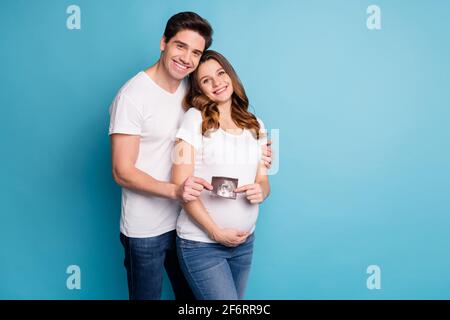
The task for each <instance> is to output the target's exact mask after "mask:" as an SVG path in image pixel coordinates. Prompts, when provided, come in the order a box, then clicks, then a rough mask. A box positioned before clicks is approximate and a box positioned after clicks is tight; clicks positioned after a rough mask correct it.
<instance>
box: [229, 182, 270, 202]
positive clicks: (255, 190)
mask: <svg viewBox="0 0 450 320" xmlns="http://www.w3.org/2000/svg"><path fill="white" fill-rule="evenodd" d="M234 192H237V193H240V192H245V195H246V197H247V200H248V201H250V203H252V204H257V203H261V202H263V201H264V199H265V196H264V192H263V188H262V187H261V185H260V184H259V183H252V184H247V185H245V186H242V187H239V188H237V189H235V190H234Z"/></svg>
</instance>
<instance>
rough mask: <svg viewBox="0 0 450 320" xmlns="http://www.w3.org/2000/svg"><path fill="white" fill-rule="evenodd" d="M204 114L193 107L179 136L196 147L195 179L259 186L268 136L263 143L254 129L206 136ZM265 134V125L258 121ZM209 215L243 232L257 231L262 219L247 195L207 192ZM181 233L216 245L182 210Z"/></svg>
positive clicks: (205, 200)
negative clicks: (226, 179) (230, 180)
mask: <svg viewBox="0 0 450 320" xmlns="http://www.w3.org/2000/svg"><path fill="white" fill-rule="evenodd" d="M202 121H203V120H202V115H201V112H200V111H199V110H197V109H195V108H190V109H189V110H188V111H187V112H186V113H185V114H184V117H183V121H182V124H181V126H180V128H179V130H178V132H177V134H176V137H177V138H180V139H182V140H184V141H186V142H187V143H189V144H190V145H192V146H193V147H194V148H195V152H196V156H195V167H194V176H196V177H200V178H203V179H205V180H206V181H208V182H210V183H211V180H212V179H211V178H212V177H213V176H218V177H229V178H235V179H238V187H241V186H243V185H247V184H252V183H255V178H256V174H257V169H258V165H259V163H260V161H261V155H262V150H261V146H262V145H263V144H266V143H267V138H266V135H264V136H263V137H261V138H260V139H259V140H256V138H255V137H254V136H253V135H252V133H251V131H250V130H247V129H244V130H242V131H241V132H242V133H241V134H234V133H230V132H228V131H225V130H223V129H217V130H215V131H213V132H211V133H210V134H209V135H206V136H203V135H202V133H201V125H202ZM258 122H259V123H260V126H261V132H264V131H265V129H264V124H263V122H262V121H261V120H260V119H258ZM199 199H200V200H201V201H202V203H203V205H204V207H205V208H206V210H207V211H208V214H209V215H210V216H211V218H212V219H213V221H214V222H215V223H216V224H217V225H218V226H219V227H220V228H233V229H237V230H240V231H249V232H250V233H251V232H253V231H254V229H255V224H256V219H257V218H258V207H259V206H258V205H257V204H251V203H250V202H249V201H248V200H247V198H246V196H245V194H244V193H238V194H237V197H236V199H227V198H221V197H218V196H215V195H213V194H212V193H211V192H210V191H209V190H207V189H205V190H204V191H203V192H202V193H201V195H200V198H199ZM177 234H178V236H179V237H180V238H183V239H188V240H194V241H200V242H209V243H213V242H214V241H213V240H212V239H210V238H209V237H208V234H207V233H206V232H205V231H204V229H202V228H201V227H200V226H199V225H198V224H197V223H196V222H195V221H194V220H193V219H192V218H191V217H190V215H189V214H188V213H187V212H185V210H184V209H183V210H181V213H180V216H179V217H178V221H177Z"/></svg>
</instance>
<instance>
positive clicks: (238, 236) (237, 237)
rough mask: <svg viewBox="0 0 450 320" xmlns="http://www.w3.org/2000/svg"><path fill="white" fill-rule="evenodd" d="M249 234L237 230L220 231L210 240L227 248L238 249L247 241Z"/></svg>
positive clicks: (213, 233)
mask: <svg viewBox="0 0 450 320" xmlns="http://www.w3.org/2000/svg"><path fill="white" fill-rule="evenodd" d="M248 236H249V232H247V231H246V232H243V231H238V230H235V229H219V228H217V229H216V230H214V231H213V232H212V233H211V235H210V238H211V239H213V240H214V241H217V242H219V243H220V244H222V245H224V246H226V247H237V246H238V245H240V244H242V243H244V242H245V240H247V237H248Z"/></svg>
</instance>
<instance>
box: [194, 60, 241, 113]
mask: <svg viewBox="0 0 450 320" xmlns="http://www.w3.org/2000/svg"><path fill="white" fill-rule="evenodd" d="M197 79H198V80H197V81H198V84H199V86H200V89H201V90H202V92H203V94H205V95H206V96H207V97H208V98H210V99H211V100H212V101H214V102H216V103H218V104H220V103H224V102H228V101H229V100H231V96H232V95H233V84H232V82H231V78H230V77H229V76H228V74H227V73H226V72H225V70H224V69H223V68H222V66H221V65H220V64H219V63H218V62H217V61H216V60H214V59H210V60H208V61H206V62H204V63H202V64H201V65H200V66H199V67H198V77H197Z"/></svg>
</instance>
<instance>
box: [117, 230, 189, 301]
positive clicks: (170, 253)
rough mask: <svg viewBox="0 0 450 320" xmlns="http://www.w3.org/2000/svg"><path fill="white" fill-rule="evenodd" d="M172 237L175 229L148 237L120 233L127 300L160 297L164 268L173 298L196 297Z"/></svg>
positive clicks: (186, 298) (174, 234) (187, 298)
mask: <svg viewBox="0 0 450 320" xmlns="http://www.w3.org/2000/svg"><path fill="white" fill-rule="evenodd" d="M175 239H176V231H175V230H173V231H170V232H167V233H164V234H162V235H159V236H156V237H150V238H129V237H127V236H125V235H124V234H122V233H121V234H120V242H121V243H122V245H123V247H124V249H125V262H124V265H125V268H126V269H127V279H128V294H129V298H130V300H159V299H161V291H162V279H163V267H165V269H166V272H167V275H168V276H169V279H170V282H171V284H172V288H173V291H174V293H175V299H177V300H194V299H195V298H194V296H193V294H192V291H191V290H190V288H189V285H188V283H187V281H186V279H185V278H184V276H183V273H182V271H181V269H180V265H179V263H178V258H177V253H176V245H175Z"/></svg>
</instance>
